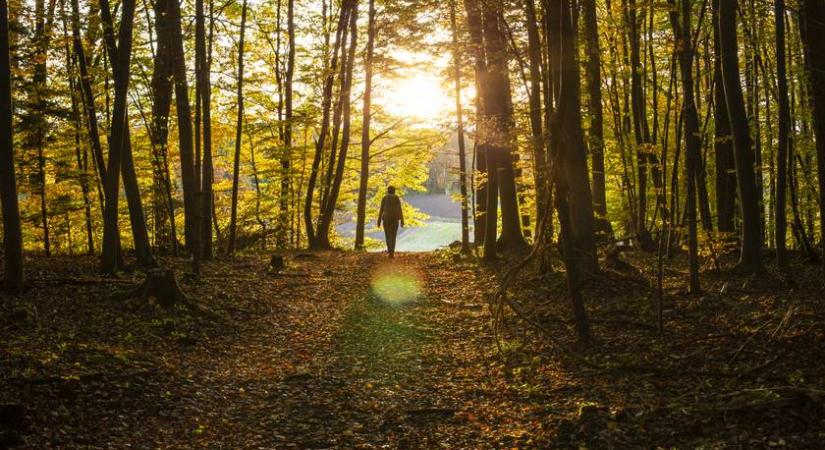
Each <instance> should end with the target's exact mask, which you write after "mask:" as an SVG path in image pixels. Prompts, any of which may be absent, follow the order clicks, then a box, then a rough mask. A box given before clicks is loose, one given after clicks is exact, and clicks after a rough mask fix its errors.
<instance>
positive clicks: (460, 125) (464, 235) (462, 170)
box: [450, 0, 540, 254]
mask: <svg viewBox="0 0 825 450" xmlns="http://www.w3.org/2000/svg"><path fill="white" fill-rule="evenodd" d="M450 31H451V32H452V47H453V48H452V50H453V82H454V83H455V118H456V134H457V136H458V182H459V186H460V189H461V253H465V254H467V253H470V217H469V208H468V207H467V200H468V198H467V151H466V148H465V142H464V110H463V107H462V104H461V48H460V47H459V43H458V22H457V20H456V6H455V0H450ZM536 189H540V188H539V187H538V186H537V187H536Z"/></svg>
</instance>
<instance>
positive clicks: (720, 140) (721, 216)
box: [711, 0, 736, 233]
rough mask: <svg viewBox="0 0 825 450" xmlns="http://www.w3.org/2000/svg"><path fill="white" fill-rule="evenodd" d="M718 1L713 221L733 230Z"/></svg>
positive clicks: (730, 141) (732, 180) (732, 172)
mask: <svg viewBox="0 0 825 450" xmlns="http://www.w3.org/2000/svg"><path fill="white" fill-rule="evenodd" d="M719 1H720V0H713V8H712V10H713V13H712V14H713V17H712V19H711V20H712V22H713V23H712V25H713V95H714V99H713V107H714V113H713V121H714V122H713V123H714V126H713V128H714V145H713V148H714V155H715V162H716V216H717V218H716V221H717V226H718V228H719V231H722V232H726V233H732V232H734V231H735V228H734V219H735V218H736V169H735V167H734V162H733V138H732V136H731V129H730V119H728V107H727V104H726V103H725V87H724V84H723V81H722V57H721V51H720V47H719Z"/></svg>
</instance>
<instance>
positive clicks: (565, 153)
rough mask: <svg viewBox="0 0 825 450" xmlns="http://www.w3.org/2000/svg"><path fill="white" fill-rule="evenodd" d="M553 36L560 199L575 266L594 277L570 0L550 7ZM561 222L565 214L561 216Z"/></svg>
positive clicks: (558, 0) (553, 146)
mask: <svg viewBox="0 0 825 450" xmlns="http://www.w3.org/2000/svg"><path fill="white" fill-rule="evenodd" d="M550 7H551V9H550V14H551V16H552V17H551V23H553V24H554V25H553V29H552V31H553V34H552V35H551V36H550V37H549V41H550V46H551V47H550V54H551V70H552V71H553V80H554V81H555V83H558V85H557V86H556V87H554V92H558V102H557V105H556V111H555V114H554V116H553V121H552V123H551V125H552V127H551V129H550V145H551V150H552V152H553V153H552V154H553V155H554V157H555V158H556V161H557V162H556V165H557V166H558V167H556V168H554V169H553V170H554V171H556V172H563V174H557V175H556V177H561V179H562V181H559V180H557V181H556V183H562V184H563V189H558V187H557V191H556V195H557V196H558V195H564V196H565V197H566V198H565V199H563V200H557V205H564V206H566V207H567V208H568V209H569V211H566V212H565V214H566V215H567V218H568V219H569V221H570V228H569V232H570V234H571V235H569V236H562V237H561V239H562V240H563V241H564V240H565V239H568V240H569V241H568V243H566V244H564V245H565V246H567V245H569V246H570V249H572V251H573V252H574V253H573V254H572V255H565V258H568V257H570V258H572V259H571V263H573V264H576V266H577V272H578V273H582V274H591V273H595V272H597V271H598V262H597V260H596V243H595V235H594V230H593V219H594V218H593V200H592V197H591V193H590V181H589V177H588V170H587V157H586V149H585V145H584V133H583V132H582V127H581V96H580V92H579V86H580V74H579V66H578V61H577V57H576V48H577V47H576V28H575V26H574V22H573V19H574V15H575V14H574V11H573V8H572V6H571V4H570V1H569V0H552V1H551V2H550ZM559 217H560V218H561V213H560V214H559Z"/></svg>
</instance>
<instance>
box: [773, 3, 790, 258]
mask: <svg viewBox="0 0 825 450" xmlns="http://www.w3.org/2000/svg"><path fill="white" fill-rule="evenodd" d="M774 15H775V21H774V24H775V27H776V82H777V90H778V92H777V95H778V107H779V141H778V143H777V144H778V145H777V152H776V206H775V208H774V214H775V217H774V226H775V227H776V236H775V242H776V262H777V264H778V265H779V267H780V269H783V270H784V269H786V268H787V265H788V254H787V251H786V249H785V238H786V234H787V216H786V215H785V192H786V187H787V173H788V168H787V166H788V143H789V139H790V131H791V109H790V104H789V103H788V75H787V66H786V61H785V0H776V1H775V2H774Z"/></svg>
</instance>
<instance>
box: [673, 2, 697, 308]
mask: <svg viewBox="0 0 825 450" xmlns="http://www.w3.org/2000/svg"><path fill="white" fill-rule="evenodd" d="M669 3H670V5H671V11H670V21H671V24H672V26H673V34H674V36H676V43H675V46H674V49H675V51H676V52H677V53H678V55H677V58H678V60H679V72H680V73H681V75H682V118H683V120H684V123H683V131H684V140H685V182H686V183H687V222H688V266H689V272H690V279H689V290H690V293H691V294H698V293H699V292H700V291H701V289H702V288H701V285H700V283H699V247H698V242H699V241H698V236H697V230H696V196H697V194H696V190H697V189H696V188H697V186H698V184H699V183H700V182H701V178H700V176H699V165H700V164H701V160H702V155H701V149H702V142H701V136H700V134H699V133H700V131H699V114H698V112H697V111H696V100H695V97H694V91H693V88H694V84H693V52H694V48H693V38H692V36H691V30H692V28H691V23H690V22H691V21H690V16H691V14H692V11H691V8H690V3H691V2H690V0H681V1H680V2H679V5H677V4H676V0H670V2H669ZM680 19H681V21H680ZM674 189H675V186H674Z"/></svg>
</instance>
